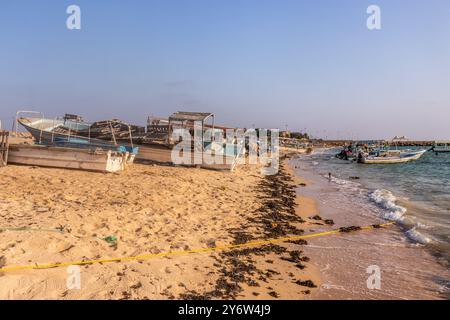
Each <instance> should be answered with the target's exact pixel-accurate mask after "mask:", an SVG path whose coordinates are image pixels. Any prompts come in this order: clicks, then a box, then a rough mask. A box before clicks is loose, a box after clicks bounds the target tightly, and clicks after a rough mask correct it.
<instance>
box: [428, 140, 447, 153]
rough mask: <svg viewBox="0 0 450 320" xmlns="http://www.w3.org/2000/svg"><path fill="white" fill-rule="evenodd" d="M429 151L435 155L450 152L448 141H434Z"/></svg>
mask: <svg viewBox="0 0 450 320" xmlns="http://www.w3.org/2000/svg"><path fill="white" fill-rule="evenodd" d="M431 151H433V152H435V153H447V152H450V141H436V142H435V143H434V146H433V148H432V149H431Z"/></svg>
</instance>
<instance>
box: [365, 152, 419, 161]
mask: <svg viewBox="0 0 450 320" xmlns="http://www.w3.org/2000/svg"><path fill="white" fill-rule="evenodd" d="M425 152H427V150H380V151H376V152H372V153H369V154H363V153H360V154H359V156H358V162H359V163H365V164H395V163H406V162H409V161H414V160H418V159H420V157H422V155H423V154H424V153H425Z"/></svg>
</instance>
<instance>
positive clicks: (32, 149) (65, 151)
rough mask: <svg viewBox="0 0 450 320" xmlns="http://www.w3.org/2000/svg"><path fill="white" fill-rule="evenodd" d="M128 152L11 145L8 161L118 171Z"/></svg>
mask: <svg viewBox="0 0 450 320" xmlns="http://www.w3.org/2000/svg"><path fill="white" fill-rule="evenodd" d="M127 157H128V154H124V153H119V152H114V151H111V150H88V149H80V148H62V147H51V146H43V145H29V144H14V145H10V146H9V154H8V163H13V164H21V165H31V166H42V167H52V168H64V169H81V170H88V171H98V172H117V171H121V170H123V169H124V167H125V163H126V158H127Z"/></svg>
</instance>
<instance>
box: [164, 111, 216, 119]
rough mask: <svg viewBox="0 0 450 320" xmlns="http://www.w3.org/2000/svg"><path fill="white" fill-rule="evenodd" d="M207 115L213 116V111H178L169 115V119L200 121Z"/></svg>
mask: <svg viewBox="0 0 450 320" xmlns="http://www.w3.org/2000/svg"><path fill="white" fill-rule="evenodd" d="M209 117H214V114H213V113H209V112H188V111H178V112H175V113H173V114H172V115H171V116H170V117H169V121H201V122H205V120H206V119H208V118H209Z"/></svg>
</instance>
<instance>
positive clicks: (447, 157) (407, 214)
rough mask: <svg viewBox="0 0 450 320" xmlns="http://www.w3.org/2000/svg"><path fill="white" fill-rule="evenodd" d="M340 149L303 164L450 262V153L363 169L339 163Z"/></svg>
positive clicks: (363, 166) (313, 156)
mask: <svg viewBox="0 0 450 320" xmlns="http://www.w3.org/2000/svg"><path fill="white" fill-rule="evenodd" d="M339 151H340V150H339V149H322V150H317V151H316V152H314V153H313V154H311V155H303V156H301V158H300V162H299V164H301V165H302V167H303V168H304V169H306V170H309V171H311V172H314V173H315V174H317V175H318V176H320V177H321V179H323V180H326V179H328V178H329V174H330V173H331V177H332V178H331V183H332V184H334V185H336V186H338V187H340V188H343V189H345V192H346V193H349V192H350V193H352V194H353V196H354V197H356V198H355V199H357V201H359V202H363V203H364V202H365V203H366V205H367V208H368V212H370V213H371V214H373V215H376V216H378V217H381V218H382V219H384V220H389V221H395V222H397V224H398V225H399V226H401V228H402V230H403V231H404V233H405V235H406V236H407V237H408V238H409V240H410V241H411V242H414V243H417V244H421V245H424V246H426V247H427V248H429V249H430V250H431V251H432V252H433V254H435V256H436V257H437V258H438V260H439V261H440V262H441V263H443V264H445V265H446V266H447V267H448V266H449V261H450V154H449V153H447V154H445V153H441V154H438V155H436V154H435V153H433V152H427V153H425V154H424V156H422V158H420V159H419V160H417V161H413V162H409V163H403V164H379V165H378V164H376V165H375V164H370V165H369V164H358V163H356V162H350V161H344V160H340V159H337V158H336V157H335V156H334V155H335V154H336V153H338V152H339Z"/></svg>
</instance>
